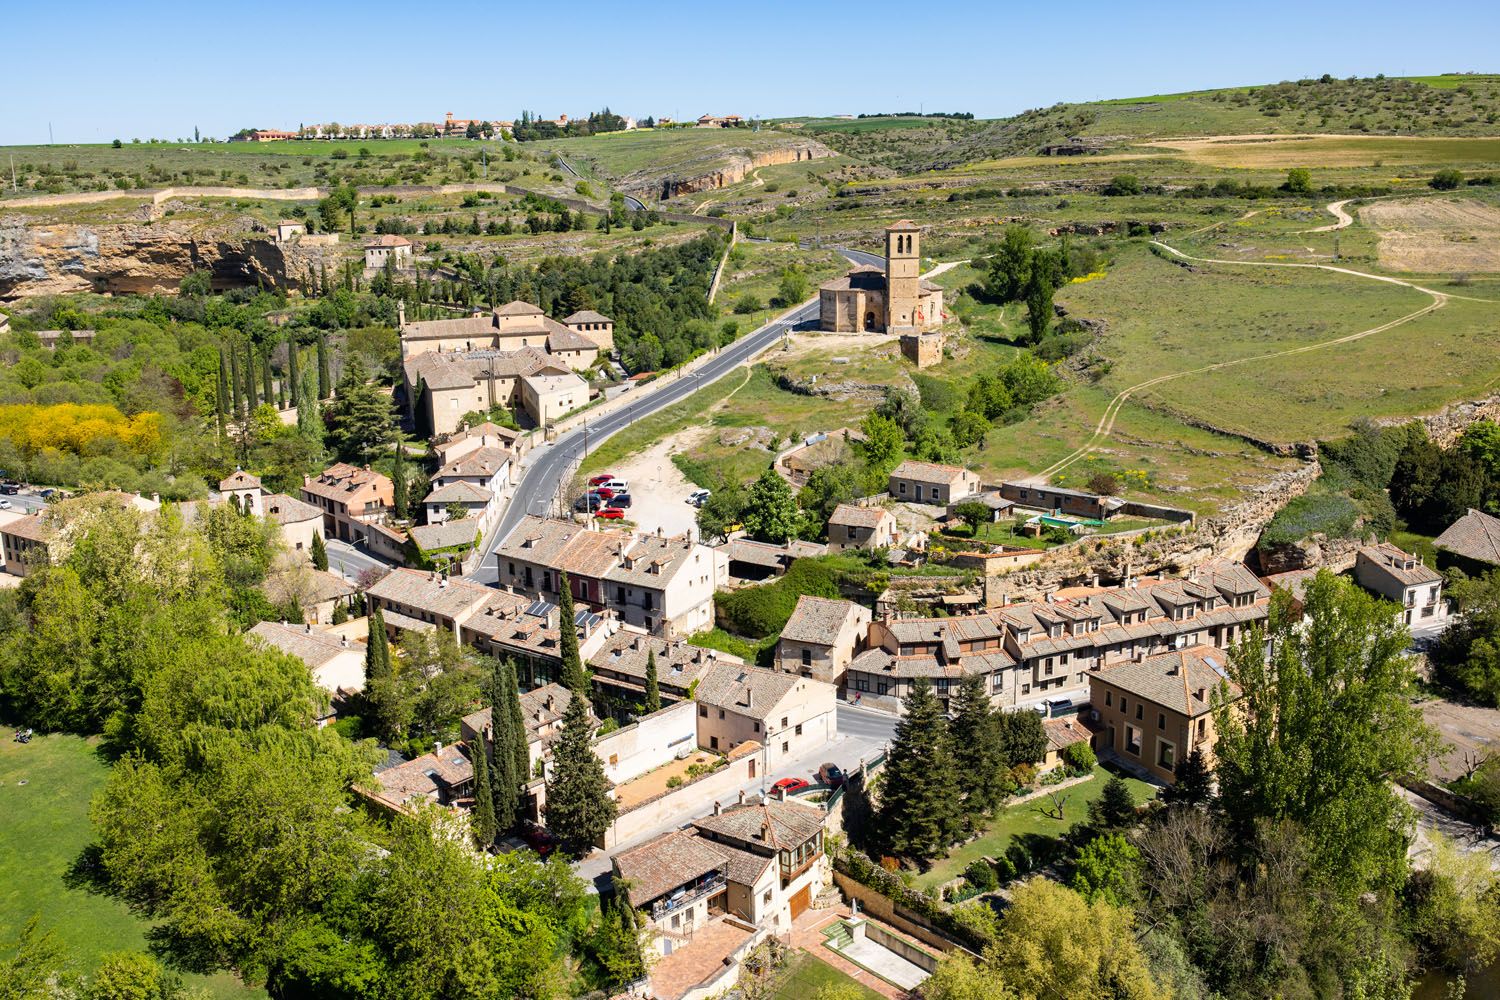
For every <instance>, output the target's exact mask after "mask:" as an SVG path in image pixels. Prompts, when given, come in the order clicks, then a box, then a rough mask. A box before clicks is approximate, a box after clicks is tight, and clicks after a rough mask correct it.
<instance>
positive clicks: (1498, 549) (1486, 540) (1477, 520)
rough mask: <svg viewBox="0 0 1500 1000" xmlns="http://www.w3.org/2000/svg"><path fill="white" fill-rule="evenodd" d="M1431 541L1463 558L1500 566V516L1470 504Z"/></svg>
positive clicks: (1437, 546)
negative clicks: (1489, 513)
mask: <svg viewBox="0 0 1500 1000" xmlns="http://www.w3.org/2000/svg"><path fill="white" fill-rule="evenodd" d="M1432 544H1433V546H1434V547H1436V548H1439V549H1444V550H1446V551H1448V552H1452V553H1453V554H1454V555H1457V556H1463V557H1464V558H1465V559H1473V560H1474V561H1475V562H1482V563H1489V564H1491V565H1494V566H1500V517H1491V516H1490V515H1488V514H1486V513H1484V512H1483V511H1478V510H1474V509H1473V508H1472V507H1471V508H1469V512H1468V513H1467V514H1465V515H1464V516H1463V517H1461V518H1459V519H1458V520H1457V521H1454V522H1453V523H1452V524H1450V525H1448V528H1447V530H1446V531H1444V532H1443V533H1442V534H1441V535H1438V536H1437V539H1436V540H1435V541H1434V542H1433V543H1432Z"/></svg>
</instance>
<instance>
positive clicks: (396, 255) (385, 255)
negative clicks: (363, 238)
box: [365, 233, 411, 271]
mask: <svg viewBox="0 0 1500 1000" xmlns="http://www.w3.org/2000/svg"><path fill="white" fill-rule="evenodd" d="M387 260H389V261H390V262H391V266H392V267H394V268H395V269H396V270H398V271H405V270H408V269H410V267H411V240H409V239H407V238H406V237H405V236H397V235H395V234H394V233H382V234H381V235H379V236H377V237H375V238H374V239H373V240H369V241H367V242H366V243H365V267H366V268H368V269H370V270H376V271H378V270H380V269H381V268H383V267H385V262H386V261H387Z"/></svg>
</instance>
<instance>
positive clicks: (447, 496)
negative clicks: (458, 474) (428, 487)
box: [422, 479, 495, 503]
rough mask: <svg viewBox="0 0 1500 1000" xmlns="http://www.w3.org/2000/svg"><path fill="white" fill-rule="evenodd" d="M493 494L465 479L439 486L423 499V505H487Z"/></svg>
mask: <svg viewBox="0 0 1500 1000" xmlns="http://www.w3.org/2000/svg"><path fill="white" fill-rule="evenodd" d="M494 497H495V494H493V493H491V492H490V491H489V490H487V489H485V488H484V487H483V486H475V485H474V484H473V483H471V482H469V481H468V480H466V479H460V480H457V481H456V482H451V483H448V484H447V485H445V486H439V487H438V488H437V489H435V490H433V491H432V492H431V493H429V494H427V496H426V497H425V498H423V500H422V502H423V503H489V502H490V501H491V500H493V499H494Z"/></svg>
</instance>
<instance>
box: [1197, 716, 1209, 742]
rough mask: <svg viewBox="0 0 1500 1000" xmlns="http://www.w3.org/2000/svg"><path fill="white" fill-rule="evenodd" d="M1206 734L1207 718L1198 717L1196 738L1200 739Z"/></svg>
mask: <svg viewBox="0 0 1500 1000" xmlns="http://www.w3.org/2000/svg"><path fill="white" fill-rule="evenodd" d="M1207 734H1208V720H1207V719H1199V720H1198V738H1199V739H1200V740H1201V739H1203V738H1204V736H1206V735H1207Z"/></svg>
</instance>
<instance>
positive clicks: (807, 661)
mask: <svg viewBox="0 0 1500 1000" xmlns="http://www.w3.org/2000/svg"><path fill="white" fill-rule="evenodd" d="M802 665H803V666H804V667H810V666H812V650H810V649H804V650H803V651H802Z"/></svg>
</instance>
